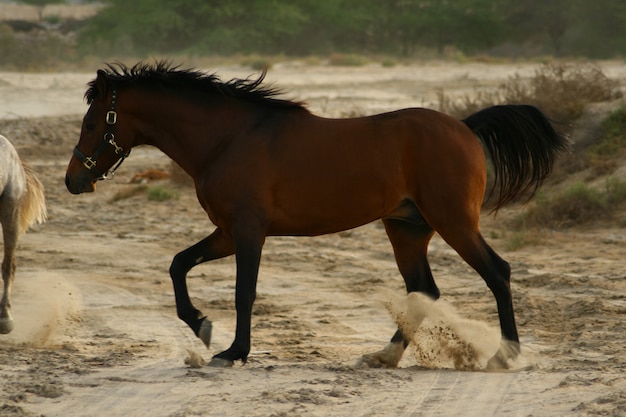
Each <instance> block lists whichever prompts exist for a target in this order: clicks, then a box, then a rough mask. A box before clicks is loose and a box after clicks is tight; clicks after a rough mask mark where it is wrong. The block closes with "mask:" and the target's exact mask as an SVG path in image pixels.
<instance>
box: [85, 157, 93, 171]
mask: <svg viewBox="0 0 626 417" xmlns="http://www.w3.org/2000/svg"><path fill="white" fill-rule="evenodd" d="M83 165H84V166H85V168H87V169H89V170H90V169H92V168H93V167H95V166H96V161H94V160H93V159H91V157H90V156H87V157H85V160H84V161H83Z"/></svg>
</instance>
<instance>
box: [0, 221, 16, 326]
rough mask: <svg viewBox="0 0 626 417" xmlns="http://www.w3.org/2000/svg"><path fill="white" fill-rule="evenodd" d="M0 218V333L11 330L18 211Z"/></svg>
mask: <svg viewBox="0 0 626 417" xmlns="http://www.w3.org/2000/svg"><path fill="white" fill-rule="evenodd" d="M0 217H1V220H2V234H3V237H4V258H3V260H2V281H3V283H4V286H3V290H2V299H1V300H0V334H7V333H10V332H11V330H13V318H12V317H11V286H12V285H13V279H14V277H15V248H16V247H17V236H18V224H17V221H18V213H17V210H12V211H10V212H9V213H6V212H5V213H4V214H3V215H1V216H0Z"/></svg>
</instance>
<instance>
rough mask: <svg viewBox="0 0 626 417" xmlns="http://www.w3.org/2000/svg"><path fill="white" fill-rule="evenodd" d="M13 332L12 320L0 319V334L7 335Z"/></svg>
mask: <svg viewBox="0 0 626 417" xmlns="http://www.w3.org/2000/svg"><path fill="white" fill-rule="evenodd" d="M12 330H13V319H0V334H9V333H11V331H12Z"/></svg>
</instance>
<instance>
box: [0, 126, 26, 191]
mask: <svg viewBox="0 0 626 417" xmlns="http://www.w3.org/2000/svg"><path fill="white" fill-rule="evenodd" d="M25 192H26V179H25V173H24V168H23V167H22V163H21V161H20V157H19V155H18V154H17V151H16V150H15V147H14V146H13V144H12V143H11V142H10V141H9V140H8V139H7V138H6V137H4V136H2V135H0V197H1V198H0V201H2V200H5V199H17V198H20V197H21V196H22V195H23V194H24V193H25Z"/></svg>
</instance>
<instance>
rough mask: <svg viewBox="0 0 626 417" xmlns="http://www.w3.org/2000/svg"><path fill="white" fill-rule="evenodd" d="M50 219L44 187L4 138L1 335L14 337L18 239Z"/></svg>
mask: <svg viewBox="0 0 626 417" xmlns="http://www.w3.org/2000/svg"><path fill="white" fill-rule="evenodd" d="M46 216H47V210H46V200H45V197H44V189H43V185H42V184H41V182H40V181H39V179H38V178H37V176H36V175H35V172H34V171H33V169H32V168H31V167H30V166H29V165H27V164H25V163H24V162H22V161H21V160H20V157H19V156H18V154H17V151H16V150H15V148H14V147H13V145H12V144H11V142H9V140H8V139H7V138H5V137H4V136H2V135H0V224H1V225H2V236H3V244H4V257H3V259H2V282H3V284H4V285H3V289H2V300H0V334H7V333H10V332H11V331H12V330H13V328H14V324H13V318H12V317H11V287H12V285H13V280H14V279H15V268H16V265H15V264H16V263H15V250H16V248H17V241H18V237H19V235H20V234H21V233H24V232H25V231H26V229H27V228H28V227H29V226H31V225H33V224H35V223H43V222H44V221H45V220H46Z"/></svg>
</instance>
